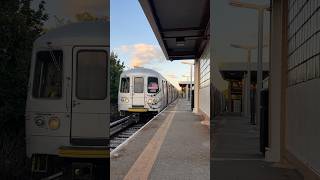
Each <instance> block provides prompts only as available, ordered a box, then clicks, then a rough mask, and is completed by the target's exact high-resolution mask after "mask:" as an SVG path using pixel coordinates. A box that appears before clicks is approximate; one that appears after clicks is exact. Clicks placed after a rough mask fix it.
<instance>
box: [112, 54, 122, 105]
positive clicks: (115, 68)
mask: <svg viewBox="0 0 320 180" xmlns="http://www.w3.org/2000/svg"><path fill="white" fill-rule="evenodd" d="M110 66H111V67H110V71H111V72H110V76H111V77H110V91H111V92H110V96H111V104H117V102H118V89H119V80H120V75H121V73H122V71H123V69H124V68H125V66H124V63H123V62H122V63H121V61H120V59H119V57H118V55H117V54H116V53H114V52H111V55H110Z"/></svg>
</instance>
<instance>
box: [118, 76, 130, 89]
mask: <svg viewBox="0 0 320 180" xmlns="http://www.w3.org/2000/svg"><path fill="white" fill-rule="evenodd" d="M129 91H130V78H129V77H123V78H121V83H120V92H121V93H129Z"/></svg>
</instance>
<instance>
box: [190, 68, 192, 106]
mask: <svg viewBox="0 0 320 180" xmlns="http://www.w3.org/2000/svg"><path fill="white" fill-rule="evenodd" d="M190 101H192V64H190Z"/></svg>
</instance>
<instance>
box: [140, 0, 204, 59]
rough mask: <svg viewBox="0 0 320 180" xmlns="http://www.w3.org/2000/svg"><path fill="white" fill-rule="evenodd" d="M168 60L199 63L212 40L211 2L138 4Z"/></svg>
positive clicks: (162, 0)
mask: <svg viewBox="0 0 320 180" xmlns="http://www.w3.org/2000/svg"><path fill="white" fill-rule="evenodd" d="M139 1H140V4H141V6H142V9H143V11H144V13H145V15H146V17H147V19H148V21H149V23H150V25H151V28H152V30H153V32H154V34H155V36H156V38H157V40H158V42H159V44H160V46H161V48H162V51H163V52H164V54H165V56H166V58H167V59H168V60H181V59H197V58H199V57H200V55H201V54H202V52H203V50H204V48H205V45H206V43H207V41H208V40H209V36H210V29H209V18H210V4H209V3H210V2H209V0H174V1H172V0H139Z"/></svg>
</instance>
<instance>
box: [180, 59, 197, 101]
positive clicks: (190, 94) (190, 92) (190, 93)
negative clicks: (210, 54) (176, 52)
mask: <svg viewBox="0 0 320 180" xmlns="http://www.w3.org/2000/svg"><path fill="white" fill-rule="evenodd" d="M181 63H182V64H189V65H190V89H189V96H188V97H190V98H188V100H190V101H191V99H192V65H194V63H190V62H184V61H182V62H181Z"/></svg>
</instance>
